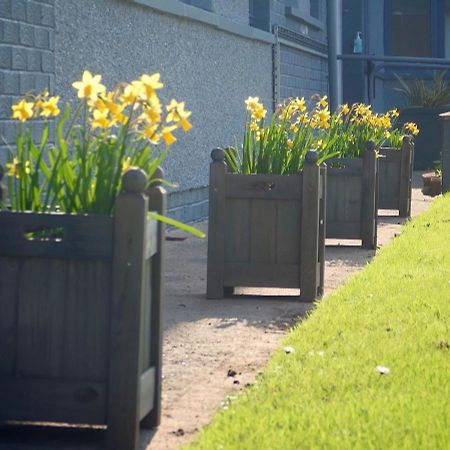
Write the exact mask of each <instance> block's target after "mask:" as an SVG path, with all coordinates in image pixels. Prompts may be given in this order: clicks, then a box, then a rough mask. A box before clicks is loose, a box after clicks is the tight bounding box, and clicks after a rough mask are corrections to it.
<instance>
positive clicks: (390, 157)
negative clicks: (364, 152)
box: [379, 147, 402, 164]
mask: <svg viewBox="0 0 450 450" xmlns="http://www.w3.org/2000/svg"><path fill="white" fill-rule="evenodd" d="M379 153H380V155H381V158H380V163H381V161H383V160H384V161H386V162H388V163H390V162H395V163H399V164H400V162H401V160H402V151H401V149H397V148H391V147H381V148H380V150H379Z"/></svg>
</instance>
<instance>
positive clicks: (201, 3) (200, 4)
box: [180, 0, 213, 11]
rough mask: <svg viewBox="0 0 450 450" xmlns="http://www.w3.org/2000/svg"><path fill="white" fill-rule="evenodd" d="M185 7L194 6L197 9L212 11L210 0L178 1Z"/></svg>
mask: <svg viewBox="0 0 450 450" xmlns="http://www.w3.org/2000/svg"><path fill="white" fill-rule="evenodd" d="M180 1H181V2H183V3H186V4H187V5H192V6H196V7H197V8H201V9H205V10H206V11H213V5H212V0H180Z"/></svg>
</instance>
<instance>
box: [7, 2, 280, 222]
mask: <svg viewBox="0 0 450 450" xmlns="http://www.w3.org/2000/svg"><path fill="white" fill-rule="evenodd" d="M196 1H197V2H198V0H196ZM188 3H189V2H188ZM197 4H201V2H198V3H197ZM19 6H20V7H23V8H24V12H23V11H22V10H21V9H20V7H19ZM212 10H213V12H208V11H205V10H203V9H201V8H197V7H194V6H189V5H187V4H185V3H182V2H181V1H178V0H160V1H159V0H95V1H92V0H41V1H37V0H0V18H1V22H0V23H1V26H2V28H0V32H1V33H2V41H1V44H0V65H1V67H0V69H1V72H0V83H1V84H0V99H1V100H2V101H1V102H0V103H1V105H2V110H1V116H0V133H1V134H3V135H5V136H7V137H9V138H8V139H9V140H12V138H13V137H14V129H13V127H12V126H11V123H12V122H11V121H10V120H9V118H10V115H11V103H12V102H13V101H15V100H17V99H18V98H19V97H20V95H21V94H23V93H25V92H27V91H28V90H32V89H35V90H36V91H40V90H42V89H44V88H49V89H50V91H51V93H52V94H57V95H61V96H62V97H63V99H65V100H71V99H74V97H75V91H74V90H73V88H72V87H71V84H72V82H73V81H75V80H78V79H80V77H81V74H82V72H83V70H85V69H88V70H90V71H91V72H93V73H100V74H102V76H103V81H104V82H105V84H106V85H107V86H108V87H110V88H112V87H113V86H114V85H115V84H116V83H118V82H121V81H127V80H133V79H135V78H137V77H139V76H140V75H141V74H142V73H154V72H160V73H161V77H162V80H163V82H164V84H165V89H164V90H163V95H162V96H163V100H166V101H168V100H170V98H176V99H178V100H184V101H185V102H186V106H187V109H189V110H191V111H192V123H193V126H194V128H193V129H192V130H191V132H190V133H188V134H186V135H179V141H178V142H177V143H176V144H175V145H174V146H173V147H172V148H171V154H170V156H169V158H168V159H167V160H166V163H165V167H164V168H165V170H166V178H167V179H168V180H170V181H172V182H175V183H177V184H178V185H179V188H178V189H176V190H174V191H173V192H171V194H170V198H169V207H170V208H171V209H172V212H171V214H172V216H174V217H176V218H178V219H181V220H196V219H199V218H202V217H206V215H207V194H208V192H207V188H206V186H207V184H208V174H209V163H210V152H211V150H212V149H213V148H214V147H217V146H222V145H230V144H232V143H233V142H234V138H235V137H237V138H238V139H239V138H240V136H241V133H242V130H243V128H244V120H245V104H244V100H245V99H246V98H247V97H248V96H250V95H251V96H259V97H260V98H261V99H262V100H263V101H264V102H265V103H266V104H268V105H270V104H271V102H272V40H273V39H272V36H271V35H269V34H268V33H263V32H261V31H259V30H253V29H252V28H251V27H250V26H249V3H248V0H231V1H230V0H227V1H225V0H212ZM30 30H31V31H30Z"/></svg>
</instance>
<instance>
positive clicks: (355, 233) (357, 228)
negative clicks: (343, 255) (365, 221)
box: [326, 219, 361, 239]
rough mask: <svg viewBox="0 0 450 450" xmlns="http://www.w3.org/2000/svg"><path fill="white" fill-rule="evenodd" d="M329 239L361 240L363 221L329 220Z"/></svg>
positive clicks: (327, 232)
mask: <svg viewBox="0 0 450 450" xmlns="http://www.w3.org/2000/svg"><path fill="white" fill-rule="evenodd" d="M326 230H327V231H326V234H327V238H329V239H361V221H359V220H358V221H356V222H329V221H328V219H327V229H326Z"/></svg>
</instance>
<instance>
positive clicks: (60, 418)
mask: <svg viewBox="0 0 450 450" xmlns="http://www.w3.org/2000/svg"><path fill="white" fill-rule="evenodd" d="M0 392H1V401H0V420H27V421H39V422H61V423H79V424H92V425H95V424H99V425H101V424H104V423H105V421H106V386H105V384H103V383H84V382H73V381H72V382H67V381H57V380H42V379H33V378H21V379H17V378H9V377H8V378H7V377H0Z"/></svg>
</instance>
